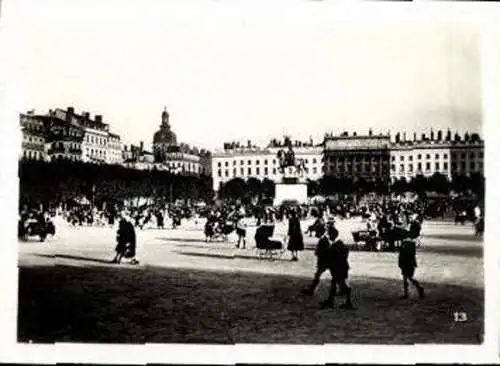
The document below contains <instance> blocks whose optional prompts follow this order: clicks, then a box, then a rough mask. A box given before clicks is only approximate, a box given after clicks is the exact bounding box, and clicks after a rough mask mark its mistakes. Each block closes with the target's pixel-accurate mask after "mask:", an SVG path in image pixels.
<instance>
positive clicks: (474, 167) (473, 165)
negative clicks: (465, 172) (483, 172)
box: [470, 161, 476, 170]
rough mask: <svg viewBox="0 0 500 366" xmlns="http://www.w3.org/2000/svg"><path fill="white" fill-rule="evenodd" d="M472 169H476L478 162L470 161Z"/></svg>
mask: <svg viewBox="0 0 500 366" xmlns="http://www.w3.org/2000/svg"><path fill="white" fill-rule="evenodd" d="M470 170H476V164H475V163H474V162H473V161H471V162H470Z"/></svg>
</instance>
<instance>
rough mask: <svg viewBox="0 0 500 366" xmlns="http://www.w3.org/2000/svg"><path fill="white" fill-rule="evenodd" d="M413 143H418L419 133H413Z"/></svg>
mask: <svg viewBox="0 0 500 366" xmlns="http://www.w3.org/2000/svg"><path fill="white" fill-rule="evenodd" d="M413 141H417V133H416V132H413Z"/></svg>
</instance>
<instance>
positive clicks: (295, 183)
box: [274, 167, 307, 206]
mask: <svg viewBox="0 0 500 366" xmlns="http://www.w3.org/2000/svg"><path fill="white" fill-rule="evenodd" d="M275 192H276V193H275V196H274V206H280V205H282V204H283V203H284V202H293V201H295V202H296V203H298V204H305V203H307V184H306V183H303V182H301V178H300V176H299V174H298V172H297V169H296V168H295V167H286V168H285V170H284V172H283V180H282V182H281V183H277V184H276V189H275Z"/></svg>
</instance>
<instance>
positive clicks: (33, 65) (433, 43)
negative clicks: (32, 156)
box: [2, 0, 482, 149]
mask: <svg viewBox="0 0 500 366" xmlns="http://www.w3.org/2000/svg"><path fill="white" fill-rule="evenodd" d="M16 3H17V7H16V8H12V6H14V4H12V5H11V7H10V8H9V3H7V4H4V5H7V6H6V7H5V8H4V9H3V14H2V15H4V20H6V21H7V24H6V27H7V28H8V29H9V30H10V31H11V33H12V34H15V35H16V38H15V42H14V41H13V42H12V43H11V47H14V46H15V50H14V49H13V50H11V51H12V52H11V55H12V58H11V60H12V61H13V62H12V65H15V72H13V75H15V78H16V83H17V85H18V87H19V90H21V92H22V98H21V101H20V107H21V109H23V110H28V109H32V108H34V109H36V110H37V111H38V112H43V113H45V112H46V111H48V109H50V108H54V107H62V108H66V107H67V106H74V107H75V109H76V111H77V112H80V111H88V112H90V113H91V114H92V115H94V114H102V115H104V119H105V121H106V122H108V123H110V124H111V129H112V130H113V131H115V132H117V133H119V134H121V136H122V139H123V140H124V141H125V142H127V143H130V142H134V143H138V142H139V141H140V140H144V141H145V144H146V146H149V145H150V143H151V140H152V135H153V133H154V132H155V131H156V129H157V128H158V126H159V124H160V116H161V112H162V110H163V107H164V106H167V107H168V110H169V112H170V118H171V124H172V127H173V129H174V131H175V132H176V133H177V136H178V139H179V140H180V141H183V142H187V143H190V144H195V145H198V146H200V147H206V148H210V149H213V148H219V147H221V146H222V143H223V142H224V141H228V140H233V139H236V140H241V141H245V140H247V139H252V140H253V141H255V142H256V143H264V142H267V141H268V140H269V139H270V138H272V137H280V136H282V135H283V133H287V134H290V135H292V137H293V138H294V139H303V140H305V139H308V138H309V136H310V135H312V136H313V137H314V138H315V139H318V138H320V137H321V136H323V134H324V132H326V131H333V132H340V131H342V130H349V131H355V130H356V131H358V133H363V132H367V131H368V129H369V128H370V127H372V128H373V129H374V130H375V131H387V130H389V129H391V130H392V131H396V130H401V131H403V130H407V131H409V132H410V133H412V132H413V131H414V130H416V131H417V132H419V133H420V132H423V130H425V129H429V128H430V127H434V128H435V129H439V128H443V129H445V128H448V127H450V128H452V129H453V130H460V131H463V130H465V129H468V130H469V131H479V132H480V129H481V119H482V116H481V70H480V64H481V60H480V37H479V30H478V27H477V26H475V23H476V20H477V19H476V17H475V16H474V14H467V12H465V13H464V12H463V11H462V12H452V11H448V10H446V9H445V11H440V10H443V7H439V8H438V7H435V8H432V9H429V7H423V6H420V7H417V6H407V5H403V6H399V7H395V6H393V4H390V7H391V8H390V9H388V5H377V4H375V5H374V4H373V3H372V4H365V5H364V6H363V7H358V8H356V9H353V8H347V7H340V6H327V5H326V4H325V3H322V2H290V3H289V5H288V6H287V7H284V6H283V5H281V6H276V7H274V8H273V7H270V6H266V7H264V6H260V7H257V6H252V7H250V6H246V7H243V6H242V5H241V4H236V3H228V2H224V1H213V2H209V1H206V2H203V3H200V2H192V1H191V2H190V1H183V2H181V1H178V2H174V1H170V2H168V1H144V2H135V3H133V2H127V1H121V2H115V1H108V2H105V4H101V3H104V1H101V2H99V1H91V0H85V1H79V0H75V1H71V2H69V1H62V2H61V1H26V0H18V1H17V2H16ZM117 4H121V6H118V5H117ZM22 5H24V6H23V7H21V6H22ZM28 5H29V6H28ZM389 10H390V11H389ZM431 10H432V11H431ZM458 13H460V14H461V15H460V16H458ZM465 14H467V19H466V18H465ZM4 25H5V23H4Z"/></svg>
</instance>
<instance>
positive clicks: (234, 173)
mask: <svg viewBox="0 0 500 366" xmlns="http://www.w3.org/2000/svg"><path fill="white" fill-rule="evenodd" d="M236 174H237V173H236V168H234V169H233V175H234V176H235V177H236Z"/></svg>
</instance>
